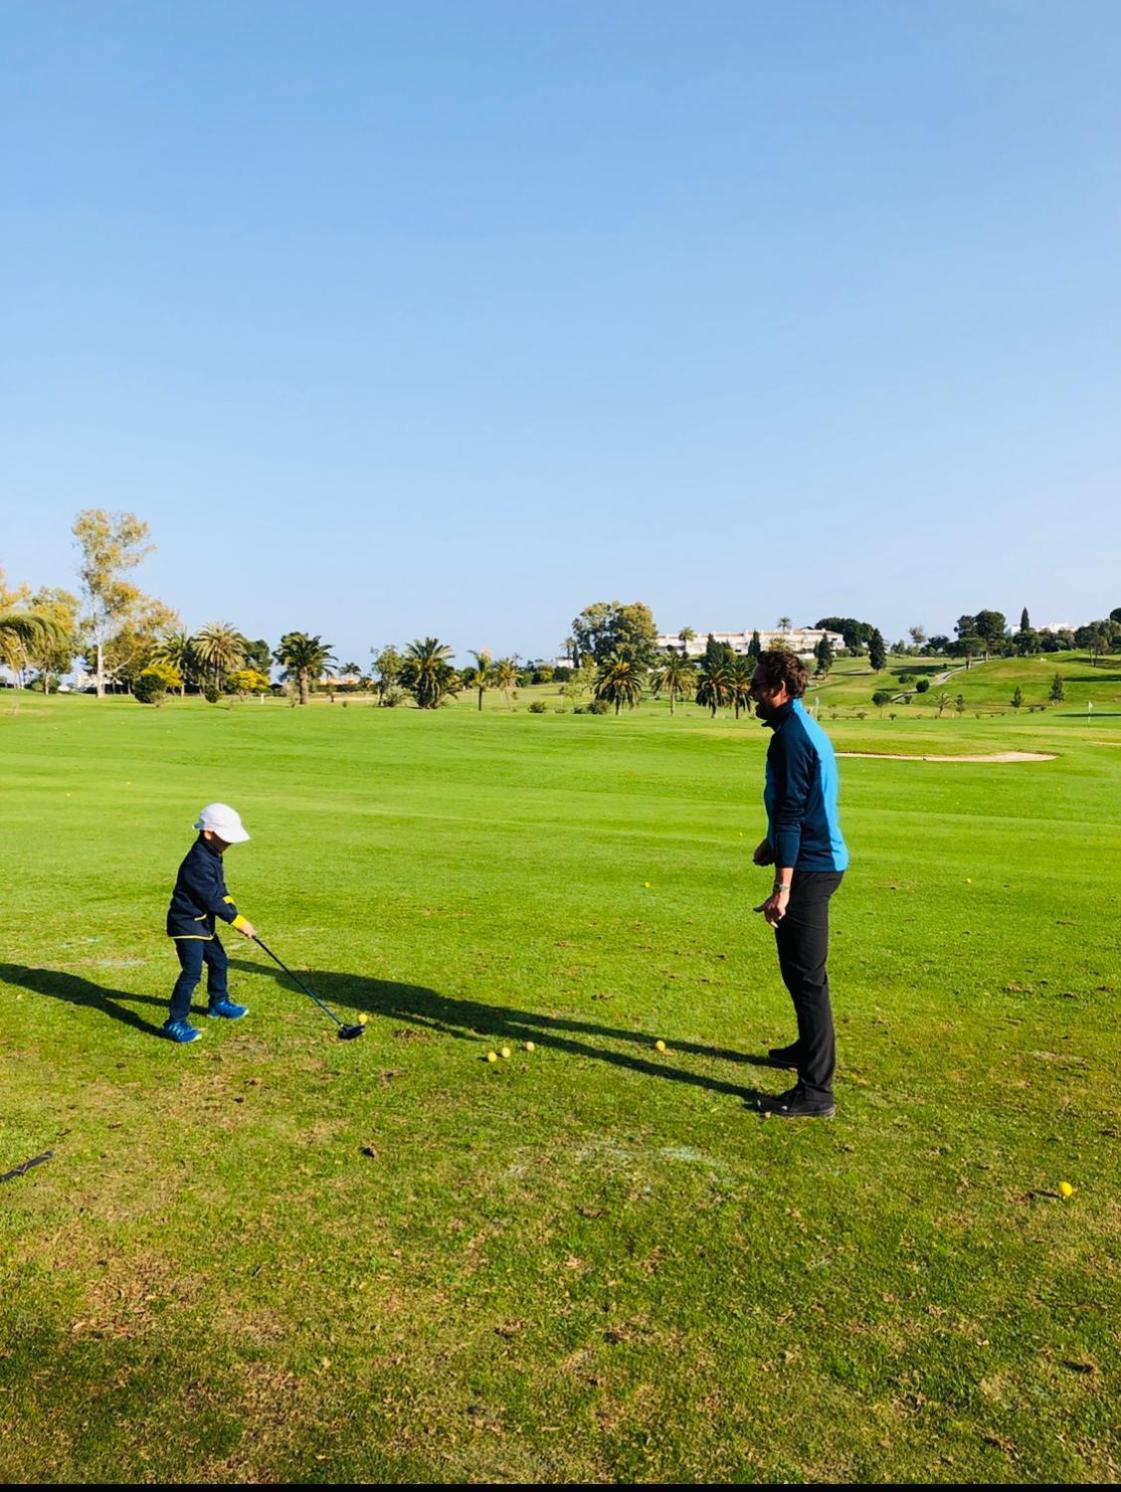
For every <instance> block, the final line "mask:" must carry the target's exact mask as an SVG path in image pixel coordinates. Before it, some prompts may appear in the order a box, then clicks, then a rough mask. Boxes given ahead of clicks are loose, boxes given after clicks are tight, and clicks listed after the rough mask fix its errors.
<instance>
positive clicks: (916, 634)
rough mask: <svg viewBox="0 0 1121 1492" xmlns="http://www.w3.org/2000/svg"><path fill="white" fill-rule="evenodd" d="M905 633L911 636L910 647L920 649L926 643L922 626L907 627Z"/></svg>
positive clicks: (924, 629)
mask: <svg viewBox="0 0 1121 1492" xmlns="http://www.w3.org/2000/svg"><path fill="white" fill-rule="evenodd" d="M907 631H908V632H909V633H910V634H911V643H912V645H913V646H914V647H916V648H921V647H922V645H923V643H924V642H925V641H926V628H925V627H922V626H916V627H908V628H907Z"/></svg>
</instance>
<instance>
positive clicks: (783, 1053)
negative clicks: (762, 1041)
mask: <svg viewBox="0 0 1121 1492" xmlns="http://www.w3.org/2000/svg"><path fill="white" fill-rule="evenodd" d="M801 1052H802V1049H801V1047H800V1046H799V1044H798V1043H797V1042H796V1041H792V1042H791V1043H790V1045H789V1046H773V1047H772V1048H771V1050H770V1051H769V1052H768V1053H767V1056H768V1057H770V1059H771V1061H772V1062H773V1063H774V1064H775V1066H776V1067H793V1068H794V1069H795V1071H797V1068H798V1058H799V1057H800V1056H801Z"/></svg>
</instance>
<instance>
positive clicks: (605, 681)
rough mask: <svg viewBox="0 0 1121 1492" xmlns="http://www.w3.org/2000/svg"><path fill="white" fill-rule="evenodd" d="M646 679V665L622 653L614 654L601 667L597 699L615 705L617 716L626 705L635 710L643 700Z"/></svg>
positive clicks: (597, 682)
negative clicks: (643, 687)
mask: <svg viewBox="0 0 1121 1492" xmlns="http://www.w3.org/2000/svg"><path fill="white" fill-rule="evenodd" d="M645 679H646V664H645V663H642V662H641V661H640V660H639V659H637V658H631V657H628V656H626V655H624V654H621V653H612V654H611V655H610V657H607V658H605V659H604V660H603V662H602V663H601V664H600V666H599V676H598V678H597V680H596V698H597V699H602V700H604V701H606V703H607V704H609V705H612V704H613V705H614V706H615V713H616V715H617V714H618V713H619V711H620V710H621V709H622V707H623V706H624V705H626V706H627V707H628V708H629V709H632V710H633V709H634V707H635V705H637V704H638V702H639V700H640V699H641V698H642V686H643V683H644V682H645Z"/></svg>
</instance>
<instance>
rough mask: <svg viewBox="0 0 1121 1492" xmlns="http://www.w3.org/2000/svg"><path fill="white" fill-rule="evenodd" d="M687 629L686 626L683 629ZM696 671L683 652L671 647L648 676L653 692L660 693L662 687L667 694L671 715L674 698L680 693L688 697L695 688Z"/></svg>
mask: <svg viewBox="0 0 1121 1492" xmlns="http://www.w3.org/2000/svg"><path fill="white" fill-rule="evenodd" d="M684 630H685V631H688V630H689V629H688V628H685V629H684ZM696 684H697V671H696V669H695V668H694V667H693V664H692V662H691V661H690V660H689V659H688V658H686V656H685V654H684V653H679V652H678V651H677V649H676V648H671V649H670V650H669V652H668V653H667V654H666V655H665V657H664V658H663V659H662V660H661V661H660V662H659V663H658V665H657V668H656V670H655V672H654V673H653V674H652V675H651V678H650V687H651V689H653V691H654V693H655V694H660V693H661V692H662V690H663V689H664V690H665V691H666V693H667V694H668V695H669V712H670V714H671V715H672V714H673V712H674V710H673V704H674V700H675V699H676V698H677V697H678V695H681V696H682V698H686V699H687V698H688V697H689V695H690V694H692V692H693V690H694V689H695V688H696Z"/></svg>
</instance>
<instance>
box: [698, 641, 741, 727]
mask: <svg viewBox="0 0 1121 1492" xmlns="http://www.w3.org/2000/svg"><path fill="white" fill-rule="evenodd" d="M735 692H736V676H735V668H734V665H733V664H732V663H730V662H729V661H728V658H727V657H726V656H725V655H724V654H720V655H719V656H717V657H714V658H702V659H701V661H700V664H699V666H698V668H697V703H698V704H699V705H707V706H708V709H709V713H710V714H712V715H715V714H716V712H717V710H719V709H722V708H723V707H725V706H727V705H730V704H731V703H732V701H733V699H734V698H735Z"/></svg>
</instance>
